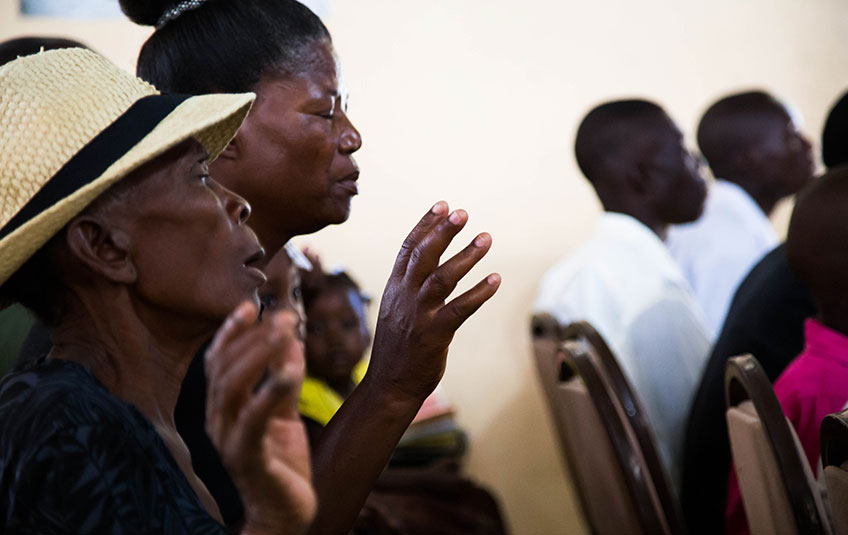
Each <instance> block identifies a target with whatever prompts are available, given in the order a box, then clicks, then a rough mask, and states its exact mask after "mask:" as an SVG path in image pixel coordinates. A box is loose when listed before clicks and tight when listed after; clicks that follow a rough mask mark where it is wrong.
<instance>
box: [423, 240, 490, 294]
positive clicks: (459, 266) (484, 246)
mask: <svg viewBox="0 0 848 535" xmlns="http://www.w3.org/2000/svg"><path fill="white" fill-rule="evenodd" d="M491 246H492V236H491V235H489V234H488V233H487V232H484V233H482V234H479V235H478V236H477V237H476V238H474V241H472V242H471V243H470V244H469V245H468V246H466V247H465V249H463V250H462V251H460V252H458V253H457V254H455V255H454V256H453V257H451V258H450V260H448V261H447V262H445V263H444V264H442V265H441V266H439V267H438V268H437V269H436V270H435V271H433V273H432V274H431V275H430V276H429V277H427V280H426V281H425V283H424V286H423V290H424V295H425V299H426V300H427V301H429V302H442V301H444V300H445V299H447V297H448V296H449V295H450V294H451V292H452V291H453V290H454V288H456V285H457V283H459V281H460V280H461V279H462V278H463V277H465V276H466V275H467V274H468V272H469V271H471V268H473V267H474V265H475V264H477V262H479V261H480V259H481V258H483V257H484V256H485V255H486V253H487V252H489V248H491Z"/></svg>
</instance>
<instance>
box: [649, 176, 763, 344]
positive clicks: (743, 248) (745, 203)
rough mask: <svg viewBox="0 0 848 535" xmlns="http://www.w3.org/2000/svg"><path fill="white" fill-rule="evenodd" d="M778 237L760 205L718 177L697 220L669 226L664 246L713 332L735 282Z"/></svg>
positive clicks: (721, 319) (719, 327)
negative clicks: (666, 247)
mask: <svg viewBox="0 0 848 535" xmlns="http://www.w3.org/2000/svg"><path fill="white" fill-rule="evenodd" d="M777 243H778V239H777V234H775V232H774V228H773V227H772V226H771V222H769V219H768V217H767V216H766V214H765V213H764V212H763V210H762V209H761V208H760V207H759V205H757V203H756V202H755V201H754V199H753V198H751V196H750V195H748V193H747V192H746V191H745V190H744V189H742V188H740V187H739V186H737V185H736V184H734V183H732V182H728V181H726V180H716V181H715V182H714V183H713V185H712V186H711V187H710V190H709V193H708V195H707V201H706V203H705V204H704V213H703V214H702V215H701V217H700V218H699V219H698V220H697V221H695V222H694V223H689V224H686V225H677V226H675V227H672V228H671V229H669V232H668V239H667V240H666V244H667V245H668V249H669V251H671V255H672V256H673V257H674V259H675V260H677V263H678V264H679V265H680V269H681V270H682V271H683V276H684V277H686V280H688V281H689V284H690V285H691V286H692V290H693V291H694V292H695V298H696V299H697V300H698V302H699V303H700V304H701V308H702V309H703V310H704V314H706V317H707V326H708V327H709V328H710V330H711V331H712V332H713V333H714V334H715V335H716V336H717V335H718V333H719V332H720V331H721V327H722V325H724V318H725V316H726V315H727V311H728V309H729V308H730V302H731V301H732V300H733V295H734V294H735V293H736V288H738V287H739V284H740V283H741V282H742V280H743V279H744V278H745V276H746V275H748V272H749V271H751V268H752V267H754V264H756V263H757V262H758V261H759V260H760V259H761V258H762V257H763V256H764V255H765V254H766V253H767V252H769V251H771V250H772V249H773V248H774V247H775V246H776V245H777Z"/></svg>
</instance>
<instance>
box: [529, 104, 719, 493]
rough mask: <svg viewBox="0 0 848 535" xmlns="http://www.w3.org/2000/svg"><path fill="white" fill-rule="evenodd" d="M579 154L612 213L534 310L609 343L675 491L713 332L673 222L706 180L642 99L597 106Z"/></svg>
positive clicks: (558, 270)
mask: <svg viewBox="0 0 848 535" xmlns="http://www.w3.org/2000/svg"><path fill="white" fill-rule="evenodd" d="M575 153H576V156H577V163H578V165H579V166H580V169H581V171H582V172H583V174H584V175H585V176H586V177H587V178H588V179H589V181H590V182H591V183H592V186H593V187H594V188H595V191H596V192H597V194H598V197H599V198H600V200H601V203H602V204H603V206H604V210H605V213H604V214H603V216H602V217H601V220H600V223H599V225H598V227H597V229H596V232H595V234H594V236H593V237H592V238H591V239H589V240H588V242H587V243H585V244H584V245H583V246H582V247H581V248H579V249H578V250H577V251H576V252H575V253H573V254H572V255H570V256H569V257H567V258H566V259H564V260H563V261H561V262H560V263H558V264H557V265H555V266H554V267H553V268H552V269H551V270H550V271H548V273H547V274H546V275H545V276H544V278H543V279H542V282H541V284H540V287H539V294H538V297H537V299H536V303H535V309H536V310H537V311H545V312H550V313H551V314H553V315H554V316H556V317H557V319H558V320H559V321H560V322H561V323H563V324H567V323H570V322H573V321H577V320H586V321H588V322H589V323H591V324H592V325H593V326H594V327H595V328H596V329H597V330H598V331H599V332H600V334H601V335H602V336H603V337H604V338H605V339H606V341H607V342H608V343H609V345H610V347H611V349H612V350H613V352H614V353H615V354H616V357H617V359H618V361H619V363H620V364H621V367H622V369H623V370H624V372H625V374H626V375H627V378H628V379H629V380H630V382H631V384H632V385H633V387H634V389H635V390H636V392H637V395H638V396H639V398H640V400H641V401H642V404H643V405H644V408H645V411H646V412H647V415H648V418H649V420H650V421H651V423H652V425H653V427H654V431H655V433H656V437H657V443H658V446H659V448H660V454H661V456H662V458H663V460H664V462H665V464H666V468H667V469H668V471H669V475H670V476H671V478H672V482H673V483H674V484H675V486H676V485H677V483H678V482H679V478H680V473H679V463H680V452H681V449H682V439H683V432H684V430H685V423H686V417H687V415H688V411H689V405H690V402H691V399H692V395H693V393H694V390H695V388H696V387H697V385H698V382H699V381H700V374H701V370H702V367H703V363H704V361H705V359H706V356H707V352H708V351H709V336H708V332H707V329H706V326H705V324H704V318H703V313H702V312H701V310H700V308H699V306H698V304H697V302H696V301H695V299H694V297H693V295H692V293H691V290H690V288H689V285H688V283H687V282H686V280H685V279H684V277H683V275H682V274H681V273H680V269H679V268H678V266H677V265H676V263H675V262H674V259H673V258H672V257H671V255H670V254H669V253H668V251H667V250H666V247H665V245H664V244H663V241H662V240H663V239H664V238H665V234H666V230H667V228H668V225H669V224H673V223H683V222H687V221H692V220H694V219H695V218H697V217H698V216H699V215H700V213H701V210H702V207H703V202H704V197H705V195H706V187H705V184H704V180H703V178H702V177H701V175H700V173H699V170H698V165H697V161H696V160H695V158H693V157H692V156H691V155H690V154H689V152H688V151H687V150H686V149H685V147H684V145H683V136H682V134H681V133H680V130H678V128H677V127H676V126H675V124H674V122H673V121H672V120H671V119H670V118H669V117H668V115H666V113H665V112H664V111H663V110H662V108H660V107H659V106H657V105H656V104H653V103H650V102H646V101H643V100H627V101H615V102H609V103H606V104H602V105H600V106H598V107H596V108H595V109H593V110H592V111H591V112H590V113H589V114H588V115H587V116H586V117H585V118H584V119H583V121H582V123H581V124H580V128H579V129H578V132H577V139H576V143H575Z"/></svg>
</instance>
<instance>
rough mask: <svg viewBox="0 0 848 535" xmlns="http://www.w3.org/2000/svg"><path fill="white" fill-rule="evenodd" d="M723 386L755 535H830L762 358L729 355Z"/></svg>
mask: <svg viewBox="0 0 848 535" xmlns="http://www.w3.org/2000/svg"><path fill="white" fill-rule="evenodd" d="M724 384H725V399H726V401H727V425H728V432H729V435H730V447H731V451H732V452H733V461H734V464H735V467H736V475H737V478H738V480H739V490H740V492H741V494H742V502H743V503H744V505H745V516H746V517H747V519H748V526H749V527H750V529H751V533H752V534H753V535H759V534H776V535H782V534H787V535H790V534H804V535H807V534H810V535H816V534H827V533H829V532H830V526H829V524H828V521H827V518H826V515H825V514H824V506H823V504H822V501H821V498H820V497H819V496H818V493H817V491H816V489H815V478H814V477H813V473H812V470H811V469H810V466H809V464H808V463H807V459H806V456H805V455H804V451H803V449H802V447H801V444H800V442H799V441H798V438H797V436H796V435H795V431H794V430H793V429H792V425H791V424H790V423H789V422H788V421H787V420H786V417H785V416H784V414H783V410H782V409H781V408H780V403H779V402H778V400H777V396H775V394H774V390H773V388H772V385H771V382H770V381H769V380H768V377H767V376H766V374H765V372H764V371H763V369H762V367H761V366H760V364H759V362H757V359H755V358H754V357H752V356H751V355H744V356H740V357H734V358H732V359H730V360H729V361H728V363H727V368H726V370H725V383H724Z"/></svg>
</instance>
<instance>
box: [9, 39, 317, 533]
mask: <svg viewBox="0 0 848 535" xmlns="http://www.w3.org/2000/svg"><path fill="white" fill-rule="evenodd" d="M252 100H253V95H250V94H240V95H224V94H219V95H210V96H201V97H187V96H176V95H160V94H158V93H157V92H156V91H155V89H154V88H153V87H152V86H150V85H149V84H147V83H145V82H142V81H141V80H138V79H136V78H134V77H133V76H131V75H129V74H127V73H124V72H122V71H121V70H120V69H118V68H117V67H115V66H114V65H112V64H110V63H109V62H107V61H106V60H104V59H103V58H101V57H100V56H98V55H97V54H95V53H93V52H91V51H87V50H82V49H64V50H56V51H50V52H43V53H40V54H36V55H33V56H29V57H24V58H21V59H18V60H16V61H13V62H11V63H9V64H7V65H5V66H4V67H2V68H0V132H1V133H0V284H2V286H0V299H2V302H3V303H5V304H8V303H11V302H20V303H22V304H23V305H25V306H27V307H28V308H30V310H32V311H33V312H34V313H35V314H37V315H38V316H39V318H40V319H41V320H42V321H43V322H45V323H46V324H47V325H49V326H51V328H52V331H51V332H52V340H53V344H54V345H53V349H52V350H51V352H50V354H49V356H48V357H47V358H44V359H40V360H38V361H35V362H32V363H30V364H29V365H27V366H26V367H25V368H23V369H21V370H19V371H16V372H14V373H12V374H10V375H8V376H7V377H6V378H5V379H4V380H3V381H2V383H0V495H2V496H3V499H2V502H0V532H2V533H38V534H49V533H119V534H120V533H192V534H199V533H221V534H223V533H228V531H227V530H226V528H225V527H224V526H223V525H222V523H221V519H220V515H219V512H218V508H217V506H216V504H215V501H214V500H213V499H212V498H211V496H210V495H209V493H208V492H207V490H206V488H205V487H204V486H203V484H202V483H201V482H200V480H199V479H198V478H197V477H196V476H195V474H194V472H193V470H192V467H191V459H190V456H189V453H188V450H187V449H186V447H185V445H184V444H183V442H182V440H181V439H180V436H179V435H178V433H177V430H176V427H175V424H174V419H173V409H174V405H175V403H176V399H177V395H178V393H179V388H180V383H181V381H182V378H183V375H184V373H185V370H186V368H187V367H188V365H189V362H190V361H191V359H192V357H193V355H194V354H195V352H196V351H197V349H198V348H199V347H200V345H201V344H202V343H203V342H204V341H205V340H206V339H207V338H208V337H210V336H212V334H213V333H214V332H215V330H216V328H217V327H218V326H219V325H221V323H222V322H223V321H224V319H225V318H226V317H227V314H228V313H229V312H230V311H231V310H233V309H235V312H233V313H232V314H230V316H229V318H228V319H227V320H226V322H224V325H223V326H222V327H221V328H220V330H219V331H218V333H217V335H216V338H215V340H214V343H213V345H212V347H211V348H210V350H209V352H208V353H207V358H208V363H207V368H206V369H207V372H208V374H209V394H210V395H209V400H210V401H209V420H208V425H209V430H210V436H211V438H212V440H213V441H214V443H215V445H216V447H217V448H218V450H219V451H220V453H221V459H222V461H223V463H224V464H225V465H226V467H227V469H228V470H229V471H230V474H231V475H232V477H233V480H234V481H235V484H236V486H237V488H238V489H239V492H240V493H241V497H242V499H243V500H244V503H245V505H246V511H247V514H246V517H245V524H244V528H243V530H242V533H260V532H261V533H270V532H273V533H299V532H302V531H303V530H305V529H306V527H307V526H308V524H309V521H310V519H311V517H312V516H313V514H314V510H315V506H316V502H315V495H314V492H313V490H312V488H311V484H310V468H309V459H308V450H307V445H306V440H305V434H304V430H303V426H302V424H301V423H300V421H299V419H298V418H297V413H296V398H297V391H298V388H299V384H300V380H301V378H302V374H303V356H302V347H301V344H300V342H299V341H298V340H297V336H296V334H295V332H296V331H295V321H294V319H293V318H292V317H291V316H290V315H286V313H282V314H279V315H274V316H272V317H269V318H266V321H265V322H263V323H262V324H261V325H258V324H256V314H257V307H258V298H257V287H259V286H260V285H261V284H262V283H263V282H264V280H265V276H264V274H263V273H262V271H260V270H259V269H257V268H256V267H255V264H256V263H257V261H258V260H259V259H260V258H261V257H262V254H263V252H262V249H261V247H260V246H259V244H258V241H257V239H256V237H255V235H254V234H253V232H252V231H251V230H250V228H249V227H247V226H246V224H245V221H246V219H247V217H248V215H249V213H250V208H249V207H248V205H247V203H246V202H245V201H244V200H243V199H242V198H241V197H239V196H237V195H235V194H234V193H232V192H231V191H229V190H227V189H226V188H224V187H223V186H221V185H219V184H218V183H216V182H215V181H214V180H212V179H211V178H210V177H209V174H208V162H209V161H210V160H212V159H214V158H215V157H216V156H217V155H218V154H219V153H220V151H221V150H222V149H223V148H224V147H225V146H226V145H227V143H228V142H229V141H230V139H231V138H232V136H233V135H234V134H235V132H236V130H237V129H238V127H239V125H240V124H241V122H242V120H243V119H244V117H245V115H246V114H247V111H248V109H249V107H250V104H251V102H252ZM240 303H241V304H240ZM263 377H264V379H263Z"/></svg>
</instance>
